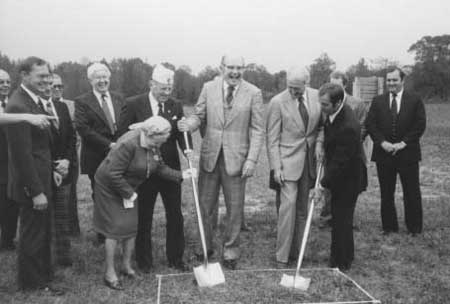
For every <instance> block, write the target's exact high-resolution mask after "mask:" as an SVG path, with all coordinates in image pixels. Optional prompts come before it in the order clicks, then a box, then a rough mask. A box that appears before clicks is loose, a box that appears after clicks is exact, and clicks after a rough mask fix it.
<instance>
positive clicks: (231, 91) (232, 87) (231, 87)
mask: <svg viewBox="0 0 450 304" xmlns="http://www.w3.org/2000/svg"><path fill="white" fill-rule="evenodd" d="M233 91H234V86H232V85H230V86H228V93H229V94H232V93H233Z"/></svg>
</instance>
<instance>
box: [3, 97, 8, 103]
mask: <svg viewBox="0 0 450 304" xmlns="http://www.w3.org/2000/svg"><path fill="white" fill-rule="evenodd" d="M3 102H4V103H5V104H8V96H6V97H5V100H3Z"/></svg>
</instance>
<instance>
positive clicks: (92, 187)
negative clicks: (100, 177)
mask: <svg viewBox="0 0 450 304" xmlns="http://www.w3.org/2000/svg"><path fill="white" fill-rule="evenodd" d="M88 177H89V180H90V181H91V190H92V202H94V201H95V198H94V197H95V195H94V189H95V174H88ZM97 240H98V241H99V242H100V243H103V242H104V241H105V236H104V235H103V234H101V233H97Z"/></svg>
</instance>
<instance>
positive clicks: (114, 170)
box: [104, 143, 135, 199]
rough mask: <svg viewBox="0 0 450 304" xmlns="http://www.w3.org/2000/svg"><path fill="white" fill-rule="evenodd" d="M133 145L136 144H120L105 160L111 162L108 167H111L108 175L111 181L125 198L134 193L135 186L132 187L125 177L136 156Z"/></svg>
mask: <svg viewBox="0 0 450 304" xmlns="http://www.w3.org/2000/svg"><path fill="white" fill-rule="evenodd" d="M133 147H134V146H132V145H129V144H126V143H123V144H120V146H119V147H117V148H115V149H114V150H112V151H111V152H110V154H109V155H108V156H107V159H105V160H104V161H108V162H109V166H107V167H106V168H109V171H108V172H107V176H108V177H109V179H110V181H111V185H112V186H113V188H114V190H115V191H117V192H118V193H119V195H120V196H121V197H122V198H123V199H129V198H130V197H131V196H132V195H133V193H134V189H133V187H131V185H130V184H129V183H128V182H127V181H126V179H125V177H124V175H125V172H126V171H127V169H128V166H129V165H130V162H131V160H132V159H133V157H134V152H135V149H134V148H133ZM104 168H105V167H104Z"/></svg>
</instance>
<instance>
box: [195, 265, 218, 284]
mask: <svg viewBox="0 0 450 304" xmlns="http://www.w3.org/2000/svg"><path fill="white" fill-rule="evenodd" d="M194 276H195V279H196V280H197V284H198V286H200V287H212V286H215V285H218V284H222V283H225V276H224V274H223V271H222V268H221V267H220V264H219V263H208V264H207V266H205V265H201V266H198V267H194Z"/></svg>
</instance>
